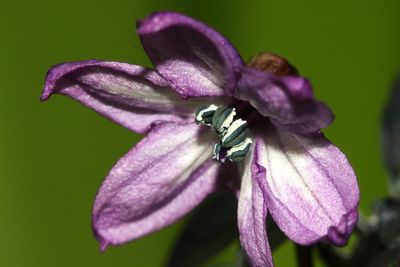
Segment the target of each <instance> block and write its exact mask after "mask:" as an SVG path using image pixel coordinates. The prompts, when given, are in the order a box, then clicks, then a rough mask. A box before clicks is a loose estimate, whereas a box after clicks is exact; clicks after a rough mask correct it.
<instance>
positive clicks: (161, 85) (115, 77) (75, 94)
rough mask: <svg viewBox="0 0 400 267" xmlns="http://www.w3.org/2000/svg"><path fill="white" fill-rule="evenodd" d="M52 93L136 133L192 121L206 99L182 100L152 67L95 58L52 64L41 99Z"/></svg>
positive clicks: (45, 98)
mask: <svg viewBox="0 0 400 267" xmlns="http://www.w3.org/2000/svg"><path fill="white" fill-rule="evenodd" d="M53 93H59V94H63V95H67V96H70V97H71V98H73V99H75V100H78V101H79V102H81V103H82V104H84V105H86V106H88V107H90V108H92V109H94V110H95V111H97V112H99V113H100V114H102V115H104V116H105V117H107V118H109V119H111V120H113V121H115V122H117V123H120V124H122V125H123V126H125V127H127V128H128V129H131V130H133V131H136V132H139V133H144V132H146V131H148V129H149V127H150V125H151V124H152V123H153V122H155V121H182V120H185V121H187V120H193V114H194V111H195V109H196V108H197V107H198V106H200V105H202V104H204V102H206V101H205V100H203V99H197V100H194V101H186V100H184V99H182V98H181V97H180V96H179V95H178V94H176V93H175V92H174V91H173V90H171V89H170V88H169V87H168V83H167V82H166V81H165V80H164V79H163V78H162V77H161V76H160V75H159V74H157V73H156V72H155V71H153V70H150V69H146V68H144V67H140V66H135V65H129V64H126V63H118V62H101V61H95V60H90V61H82V62H72V63H65V64H60V65H56V66H54V67H52V68H51V69H50V70H49V73H48V75H47V78H46V84H45V88H44V91H43V94H42V97H41V100H43V101H44V100H47V99H48V98H49V97H50V96H51V95H52V94H53ZM210 101H211V99H210ZM214 102H215V101H214Z"/></svg>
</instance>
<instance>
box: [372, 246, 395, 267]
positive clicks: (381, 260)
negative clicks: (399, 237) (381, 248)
mask: <svg viewBox="0 0 400 267" xmlns="http://www.w3.org/2000/svg"><path fill="white" fill-rule="evenodd" d="M368 267H400V249H392V250H388V251H385V252H383V253H381V254H379V255H378V256H377V257H376V258H375V259H374V260H373V261H372V262H371V263H370V264H369V265H368Z"/></svg>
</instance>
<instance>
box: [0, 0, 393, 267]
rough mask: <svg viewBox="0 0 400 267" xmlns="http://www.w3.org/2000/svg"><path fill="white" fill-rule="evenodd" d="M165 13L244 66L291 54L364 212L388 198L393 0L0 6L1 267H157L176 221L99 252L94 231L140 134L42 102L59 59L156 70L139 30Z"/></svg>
mask: <svg viewBox="0 0 400 267" xmlns="http://www.w3.org/2000/svg"><path fill="white" fill-rule="evenodd" d="M165 9H168V10H175V11H179V12H183V13H186V14H188V15H190V16H194V17H195V18H198V19H200V20H202V21H204V22H206V23H208V24H209V25H211V26H213V27H215V28H216V29H217V30H219V31H221V32H222V33H223V34H224V35H225V36H227V37H228V38H229V39H230V40H231V41H232V42H233V43H234V44H235V45H236V47H237V48H238V50H239V51H240V52H241V54H242V55H243V57H244V58H245V59H247V58H248V57H250V56H251V55H252V54H254V53H256V52H259V51H272V52H276V53H279V54H281V55H283V56H285V57H287V58H288V59H289V60H290V61H291V62H292V63H293V64H294V65H295V66H297V67H298V69H299V70H300V71H301V73H302V74H303V75H305V76H307V77H309V78H310V79H311V81H312V82H313V85H314V88H315V92H316V95H317V96H318V97H319V98H321V99H322V100H324V101H325V102H327V103H328V104H329V105H330V106H331V108H332V109H333V111H334V112H335V114H336V121H335V123H334V124H333V125H332V126H331V127H330V128H329V129H327V130H326V134H327V136H328V137H329V138H330V139H331V140H332V141H333V142H334V143H335V144H337V145H338V146H339V147H340V148H341V149H342V150H343V151H344V152H345V153H346V154H347V156H348V157H349V159H350V161H351V162H352V164H353V166H354V168H355V170H356V172H357V174H358V178H359V184H360V188H361V209H362V210H363V211H364V212H365V213H368V209H369V207H370V205H371V204H372V203H373V201H374V200H376V199H378V198H380V197H382V196H383V195H385V194H386V181H385V177H386V173H385V171H384V169H383V167H382V162H381V152H380V147H379V132H378V127H379V119H380V114H381V110H382V107H383V106H384V103H385V100H386V96H387V95H388V91H389V86H390V84H391V82H392V80H393V78H394V75H395V74H396V72H397V71H399V70H400V63H399V56H400V50H399V48H400V27H399V26H400V24H399V22H400V17H399V10H400V2H399V1H396V0H392V1H389V0H388V1H366V0H364V1H348V0H341V1H331V2H328V1H319V0H314V1H261V0H259V1H247V2H244V1H210V0H207V1H204V0H203V1H183V0H182V1H164V2H161V1H160V2H159V3H156V2H155V1H145V0H142V1H134V0H130V1H123V0H113V1H102V0H96V1H94V0H93V1H78V0H68V1H50V0H48V1H47V0H38V1H28V0H20V1H12V0H1V1H0V34H1V42H0V73H1V74H0V123H1V124H0V127H1V128H0V129H1V130H0V142H1V143H0V146H1V149H0V214H1V215H0V216H1V218H0V266H5V267H14V266H18V267H19V266H88V267H90V266H97V267H100V266H113V267H114V266H132V267H134V266H140V267H142V266H143V267H158V266H162V265H163V262H164V261H165V260H166V258H167V256H168V252H169V250H170V249H171V247H172V244H173V242H174V239H175V238H176V236H177V234H178V233H179V231H180V229H181V226H182V223H180V224H176V225H174V226H172V227H169V228H168V229H165V230H163V231H161V232H158V233H155V234H153V235H150V236H148V237H146V238H142V239H140V240H137V241H135V242H131V243H130V244H127V245H124V246H121V247H116V248H110V249H109V250H108V251H107V252H106V253H105V254H100V253H99V252H98V246H97V243H96V241H95V239H94V238H93V237H92V233H91V228H90V213H91V207H92V203H93V200H94V196H95V193H96V190H97V188H98V186H99V185H100V183H101V181H102V179H103V177H104V176H105V175H106V174H107V172H108V170H109V169H110V168H111V167H112V166H113V164H114V163H115V162H116V160H117V159H118V158H119V157H120V156H122V155H123V154H125V153H126V152H127V151H128V150H129V149H130V148H131V147H132V146H133V145H134V144H135V143H136V142H137V141H138V139H139V138H140V137H139V136H137V135H134V134H132V133H131V132H129V131H128V130H126V129H124V128H122V127H119V126H117V125H115V124H113V123H111V122H109V121H108V120H106V119H104V118H102V117H100V116H98V115H97V114H95V113H94V112H92V111H90V110H88V109H87V108H84V107H83V106H80V105H79V104H77V103H75V102H73V101H71V100H70V99H67V98H64V97H59V96H56V97H54V98H52V100H51V101H49V102H47V103H45V104H43V103H40V102H39V96H40V94H41V90H42V86H43V81H44V77H45V74H46V71H47V69H48V68H49V67H50V66H51V65H53V64H56V63H60V62H65V61H76V60H83V59H104V60H117V61H124V62H129V63H135V64H139V65H148V66H150V63H149V60H148V59H147V58H146V55H145V53H144V52H143V50H142V48H141V45H140V43H139V40H138V38H137V36H136V34H135V21H136V20H137V19H140V18H143V17H145V16H147V15H148V14H150V13H151V12H153V11H157V10H165ZM211 219H212V218H211ZM236 246H237V244H233V245H232V247H231V248H230V249H228V250H227V251H226V252H225V253H224V255H222V256H221V257H219V258H218V259H217V260H218V261H222V262H223V261H226V260H229V259H230V258H231V257H233V255H234V253H235V247H236ZM274 256H275V262H276V266H294V258H293V257H294V252H293V247H292V245H291V244H290V243H287V244H286V245H284V246H283V247H281V248H280V249H279V250H278V251H277V252H276V253H275V254H274ZM189 267H190V266H189Z"/></svg>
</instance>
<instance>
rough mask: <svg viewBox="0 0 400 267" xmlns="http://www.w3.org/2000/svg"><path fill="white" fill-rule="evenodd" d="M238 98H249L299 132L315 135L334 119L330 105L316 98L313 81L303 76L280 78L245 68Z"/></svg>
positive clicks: (264, 112) (275, 119) (263, 112)
mask: <svg viewBox="0 0 400 267" xmlns="http://www.w3.org/2000/svg"><path fill="white" fill-rule="evenodd" d="M235 97H236V98H238V99H240V100H243V101H248V102H250V104H251V105H252V106H253V107H255V108H256V109H257V110H258V111H259V112H260V114H261V115H263V116H266V117H270V118H271V119H272V121H273V122H274V124H275V125H277V126H278V127H281V128H284V129H285V130H288V131H292V132H294V133H298V134H312V133H315V132H318V131H319V130H320V129H321V128H324V127H326V126H328V125H329V124H330V123H331V122H332V121H333V119H334V116H333V114H332V112H331V111H330V110H329V108H328V107H327V106H326V105H325V104H323V103H321V102H319V101H317V100H315V99H314V97H313V93H312V88H311V84H310V82H309V81H308V80H306V79H304V78H302V77H299V76H290V77H283V78H280V77H277V76H275V75H273V74H270V73H267V72H262V71H259V70H256V69H252V68H245V69H244V70H243V76H242V78H241V79H240V81H239V83H238V87H237V90H236V93H235Z"/></svg>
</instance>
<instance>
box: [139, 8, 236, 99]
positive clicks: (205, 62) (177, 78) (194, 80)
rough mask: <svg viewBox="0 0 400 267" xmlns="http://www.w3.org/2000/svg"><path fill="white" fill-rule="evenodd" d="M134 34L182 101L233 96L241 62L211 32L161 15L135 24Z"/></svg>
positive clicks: (190, 21) (175, 16)
mask: <svg viewBox="0 0 400 267" xmlns="http://www.w3.org/2000/svg"><path fill="white" fill-rule="evenodd" d="M138 34H139V36H140V39H141V41H142V44H143V47H144V49H145V50H146V52H147V54H148V56H149V57H150V59H151V61H152V62H153V63H154V65H155V66H156V68H157V70H158V71H159V72H160V73H161V75H162V76H163V77H164V78H165V79H167V80H168V81H170V82H171V83H172V84H173V87H174V89H175V90H177V92H178V93H179V94H181V95H182V96H183V97H185V98H188V97H199V96H220V95H225V94H228V95H232V94H233V91H234V89H235V86H236V82H237V78H238V72H239V70H240V69H241V68H242V66H243V62H242V59H241V58H240V55H239V54H238V52H237V51H236V49H235V48H234V47H233V46H232V44H230V43H229V41H228V40H227V39H226V38H225V37H223V36H222V35H221V34H220V33H218V32H216V31H215V30H214V29H212V28H210V27H208V26H207V25H205V24H203V23H201V22H199V21H196V20H194V19H192V18H190V17H186V16H184V15H182V14H178V13H173V12H161V13H155V14H153V15H152V16H150V17H148V18H145V19H144V20H142V21H139V22H138Z"/></svg>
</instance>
